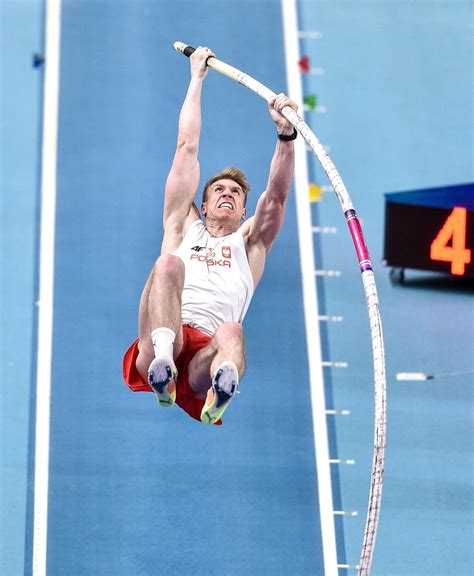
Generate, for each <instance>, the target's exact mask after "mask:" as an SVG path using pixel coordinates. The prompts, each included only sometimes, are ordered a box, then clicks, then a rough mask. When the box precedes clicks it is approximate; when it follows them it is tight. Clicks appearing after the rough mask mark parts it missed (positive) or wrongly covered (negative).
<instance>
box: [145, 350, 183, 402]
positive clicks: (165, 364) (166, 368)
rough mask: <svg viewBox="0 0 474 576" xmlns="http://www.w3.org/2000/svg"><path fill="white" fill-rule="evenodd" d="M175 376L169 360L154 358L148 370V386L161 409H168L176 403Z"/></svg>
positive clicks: (175, 371) (174, 369)
mask: <svg viewBox="0 0 474 576" xmlns="http://www.w3.org/2000/svg"><path fill="white" fill-rule="evenodd" d="M177 374H178V373H177V370H176V368H175V367H174V366H173V364H172V363H171V362H170V360H169V358H155V359H154V360H153V361H152V363H151V364H150V367H149V368H148V384H149V385H150V386H151V388H152V389H153V392H154V393H155V394H156V397H157V399H158V402H159V403H160V406H163V408H170V407H171V406H173V404H174V403H175V401H176V382H175V381H176V377H177Z"/></svg>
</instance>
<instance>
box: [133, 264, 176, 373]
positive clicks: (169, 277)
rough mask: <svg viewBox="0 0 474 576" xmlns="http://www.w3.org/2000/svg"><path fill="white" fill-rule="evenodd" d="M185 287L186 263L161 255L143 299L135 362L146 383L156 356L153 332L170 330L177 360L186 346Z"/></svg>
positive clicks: (149, 278)
mask: <svg viewBox="0 0 474 576" xmlns="http://www.w3.org/2000/svg"><path fill="white" fill-rule="evenodd" d="M183 285H184V264H183V262H182V260H181V259H180V258H178V257H177V256H173V255H171V254H164V255H163V256H160V257H159V258H158V260H157V261H156V262H155V265H154V267H153V269H152V271H151V273H150V276H149V277H148V280H147V282H146V284H145V288H144V289H143V292H142V296H141V299H140V309H139V313H138V324H139V326H138V328H139V337H140V352H139V355H138V358H137V361H136V366H137V370H138V372H139V373H140V375H141V376H142V377H143V378H144V379H145V380H146V379H147V372H148V367H149V366H150V363H151V361H152V360H153V358H154V357H155V353H154V350H153V343H152V341H151V332H152V330H154V329H155V328H161V327H167V328H170V329H171V330H173V332H174V333H175V334H176V340H175V343H174V358H175V359H176V358H177V356H178V355H179V353H180V352H181V348H182V346H183V336H182V327H181V292H182V290H183Z"/></svg>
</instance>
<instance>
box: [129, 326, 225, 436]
mask: <svg viewBox="0 0 474 576" xmlns="http://www.w3.org/2000/svg"><path fill="white" fill-rule="evenodd" d="M210 341H211V336H208V335H207V334H203V333H202V332H199V330H196V329H194V328H191V326H183V348H182V350H181V353H180V355H179V356H178V358H177V359H176V368H177V370H178V378H177V380H176V404H177V405H178V406H179V407H180V408H182V409H183V410H184V411H185V412H187V413H188V414H189V415H190V416H191V417H192V418H195V419H196V420H199V421H201V410H202V407H203V406H204V400H200V399H199V398H196V396H195V394H194V392H193V390H192V388H191V386H190V385H189V375H188V366H189V363H190V362H191V360H192V359H193V358H194V355H195V354H196V353H197V352H198V351H199V350H201V348H204V347H205V346H207V345H208V344H209V342H210ZM137 358H138V338H137V339H136V340H135V342H134V343H133V344H132V345H131V346H130V348H129V349H128V350H127V351H126V352H125V355H124V357H123V362H122V373H123V378H124V380H125V382H126V384H127V386H128V387H129V388H130V390H132V391H133V392H153V390H152V389H151V388H150V386H149V384H148V382H147V381H146V380H144V379H143V378H142V377H141V376H140V374H139V372H138V370H137V368H136V366H135V362H136V360H137ZM221 424H222V420H218V421H217V422H216V426H220V425H221Z"/></svg>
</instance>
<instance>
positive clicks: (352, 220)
mask: <svg viewBox="0 0 474 576" xmlns="http://www.w3.org/2000/svg"><path fill="white" fill-rule="evenodd" d="M344 216H345V217H346V221H347V224H348V226H349V230H350V233H351V236H352V241H353V242H354V246H355V249H356V253H357V260H358V261H359V266H360V269H361V272H364V271H365V270H372V262H371V261H370V255H369V251H368V249H367V245H366V243H365V239H364V234H363V232H362V228H361V226H360V222H359V219H358V218H357V214H356V211H355V210H347V212H345V214H344Z"/></svg>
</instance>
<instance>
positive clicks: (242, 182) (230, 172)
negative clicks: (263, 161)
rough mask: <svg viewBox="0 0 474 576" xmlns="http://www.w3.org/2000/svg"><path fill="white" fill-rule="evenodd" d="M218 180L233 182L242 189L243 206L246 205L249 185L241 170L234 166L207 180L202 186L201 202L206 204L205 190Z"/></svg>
mask: <svg viewBox="0 0 474 576" xmlns="http://www.w3.org/2000/svg"><path fill="white" fill-rule="evenodd" d="M218 180H233V181H234V182H237V184H238V185H239V186H240V187H241V188H242V190H243V192H244V196H245V198H244V206H245V205H246V204H247V194H248V192H249V190H250V183H249V181H248V180H247V176H246V175H245V174H244V173H243V172H242V170H239V169H238V168H236V167H235V166H228V167H227V168H224V170H221V171H220V172H218V173H217V174H214V176H211V178H209V180H208V181H207V182H206V185H205V186H204V191H203V193H202V201H203V202H206V200H207V189H208V188H209V186H211V185H212V184H214V182H217V181H218Z"/></svg>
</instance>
